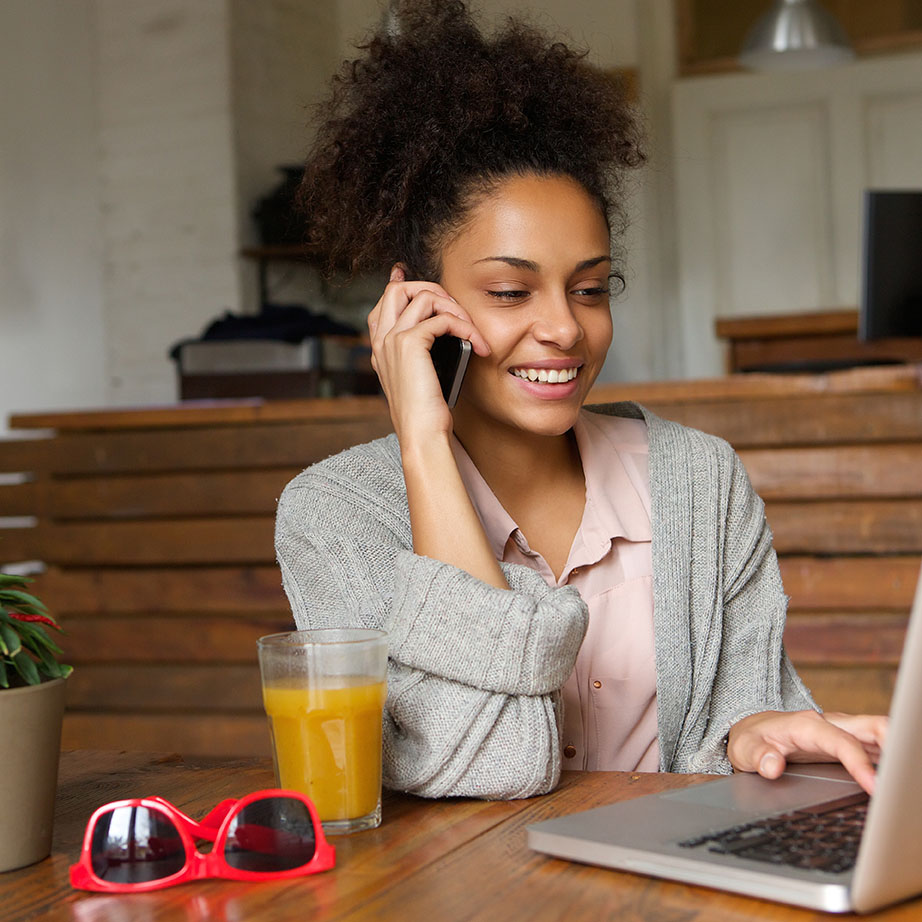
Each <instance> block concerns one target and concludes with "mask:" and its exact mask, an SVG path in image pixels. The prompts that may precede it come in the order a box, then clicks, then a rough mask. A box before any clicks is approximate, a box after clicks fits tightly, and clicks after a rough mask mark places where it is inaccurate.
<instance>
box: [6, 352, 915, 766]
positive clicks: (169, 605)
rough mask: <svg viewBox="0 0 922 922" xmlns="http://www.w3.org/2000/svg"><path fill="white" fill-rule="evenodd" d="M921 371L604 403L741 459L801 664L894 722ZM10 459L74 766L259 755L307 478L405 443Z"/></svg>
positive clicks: (322, 412)
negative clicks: (285, 551)
mask: <svg viewBox="0 0 922 922" xmlns="http://www.w3.org/2000/svg"><path fill="white" fill-rule="evenodd" d="M920 370H922V369H920V367H919V366H902V367H899V368H881V369H863V370H855V371H849V372H841V373H836V374H830V375H817V376H797V377H781V376H732V377H729V378H724V379H715V380H714V381H702V382H667V383H662V384H644V385H617V386H615V385H608V386H604V387H599V388H597V389H596V391H595V392H594V395H593V396H594V399H596V400H598V401H600V402H602V401H608V400H616V399H633V400H638V401H640V402H642V403H644V404H646V405H647V406H649V407H651V408H652V409H653V410H655V411H656V412H658V413H659V414H660V415H662V416H665V417H667V418H671V419H675V420H678V421H680V422H683V423H686V424H688V425H692V426H695V427H697V428H700V429H704V430H706V431H709V432H714V433H716V434H718V435H721V436H723V437H725V438H727V439H728V440H729V441H730V442H731V443H732V444H733V445H734V446H735V447H736V448H737V449H738V450H739V451H740V454H741V455H742V457H743V459H744V461H745V463H746V465H747V467H748V469H749V471H750V474H751V476H752V480H753V482H754V484H755V486H756V488H757V489H758V490H759V492H760V493H761V494H762V496H763V497H764V498H765V500H766V504H767V509H768V516H769V521H770V523H771V525H772V527H773V530H774V533H775V545H776V548H777V550H778V552H779V556H780V559H781V566H782V571H783V576H784V580H785V586H786V590H787V592H788V594H789V595H790V596H791V606H790V616H789V621H788V629H787V634H786V643H787V645H788V649H789V651H790V652H791V655H792V657H793V659H794V661H795V663H796V664H797V666H798V668H799V669H800V671H801V674H802V675H803V676H804V678H805V680H806V681H807V684H808V685H809V686H810V687H811V688H812V689H813V690H814V692H815V694H816V696H817V698H818V700H819V701H820V702H821V703H823V704H824V705H825V706H827V707H830V708H841V709H846V710H872V711H880V710H885V709H886V708H887V705H888V702H889V698H890V694H891V690H892V682H893V677H894V672H895V667H896V664H897V662H898V658H899V653H900V649H901V646H902V640H903V634H904V630H905V624H906V617H907V613H908V610H909V607H910V604H911V595H912V590H913V587H914V585H915V582H916V577H917V575H918V572H919V566H920V560H922V383H920ZM11 423H12V425H13V426H14V427H15V428H16V429H19V430H23V431H24V432H27V431H28V430H50V431H47V432H45V433H42V434H41V437H31V438H30V437H26V438H22V439H10V440H6V441H0V472H24V474H25V477H24V478H20V479H22V482H19V483H7V484H6V485H3V482H2V481H0V515H3V516H30V517H33V519H32V520H30V523H27V525H29V527H6V528H2V527H0V560H3V561H5V562H12V561H21V560H36V561H41V562H43V563H44V565H45V566H46V567H47V570H46V572H45V573H43V574H42V575H41V576H40V577H39V578H38V581H37V583H36V587H35V588H36V591H37V592H39V593H40V594H42V595H43V597H44V598H45V599H46V601H47V603H48V604H49V606H50V607H51V608H52V610H53V611H54V612H55V613H56V614H57V615H58V616H59V618H60V620H61V622H62V623H63V625H64V626H65V627H66V629H67V631H68V635H67V637H66V638H65V639H64V645H65V647H66V650H67V659H68V661H69V662H72V663H73V664H74V665H75V667H76V669H75V671H74V674H73V677H72V679H71V682H70V688H69V698H68V712H67V716H66V719H65V730H64V745H65V747H72V748H77V747H88V748H114V749H169V750H174V751H179V752H183V753H189V754H200V755H207V754H237V755H246V754H263V753H266V752H268V734H267V730H266V726H265V719H264V718H263V716H262V712H261V701H260V694H259V677H258V670H257V667H256V663H255V661H256V656H255V640H256V638H257V637H258V636H260V635H262V634H266V633H271V632H273V631H280V630H287V629H289V628H290V627H291V616H290V613H289V609H288V605H287V601H286V599H285V596H284V593H283V592H282V589H281V580H280V577H279V574H278V570H277V566H276V564H275V560H274V552H273V544H272V531H273V516H274V511H275V502H276V499H277V497H278V496H279V493H280V492H281V490H282V488H283V487H284V485H285V483H286V482H287V481H288V480H289V479H290V478H291V477H292V476H294V475H295V474H296V473H297V472H298V471H299V470H301V468H303V467H304V466H306V465H307V464H310V463H312V462H313V461H315V460H319V459H321V458H323V457H326V456H327V455H329V454H331V453H333V452H335V451H338V450H339V449H341V448H343V447H345V446H347V445H351V444H355V443H357V442H360V441H365V440H367V439H370V438H375V437H377V436H379V435H382V434H384V433H386V432H388V431H389V430H390V422H389V418H388V416H387V412H386V407H385V406H384V404H383V402H382V401H381V400H380V399H378V398H372V397H369V398H341V399H337V400H329V401H325V400H313V401H311V400H302V401H279V402H266V403H263V402H260V401H255V400H254V401H237V402H231V403H226V404H225V403H222V404H215V405H196V404H187V405H183V406H179V407H172V408H162V409H149V410H111V411H97V412H82V413H80V412H76V413H56V414H32V415H20V416H17V417H14V418H13V419H12V420H11Z"/></svg>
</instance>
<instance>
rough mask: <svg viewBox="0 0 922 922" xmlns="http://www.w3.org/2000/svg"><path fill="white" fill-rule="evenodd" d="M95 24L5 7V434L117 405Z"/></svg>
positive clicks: (78, 2) (79, 5)
mask: <svg viewBox="0 0 922 922" xmlns="http://www.w3.org/2000/svg"><path fill="white" fill-rule="evenodd" d="M92 21H93V20H92V9H91V2H90V0H70V2H67V3H61V2H59V0H4V2H3V3H0V86H2V87H3V88H4V90H3V92H2V93H0V431H3V429H4V427H5V422H6V416H7V413H8V412H9V411H10V410H12V409H17V410H37V409H47V408H49V407H59V406H91V405H101V404H104V403H105V402H106V399H107V388H106V374H107V371H106V354H105V348H104V342H105V335H104V318H103V312H102V296H101V295H102V262H101V257H102V246H101V244H100V219H99V208H98V159H97V142H96V120H95V100H94V96H93V49H92V43H93V27H92Z"/></svg>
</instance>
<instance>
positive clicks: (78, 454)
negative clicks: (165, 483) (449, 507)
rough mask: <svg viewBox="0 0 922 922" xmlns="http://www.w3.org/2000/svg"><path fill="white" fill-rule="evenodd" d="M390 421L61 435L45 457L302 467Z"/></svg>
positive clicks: (96, 463)
mask: <svg viewBox="0 0 922 922" xmlns="http://www.w3.org/2000/svg"><path fill="white" fill-rule="evenodd" d="M390 428H391V427H390V420H389V419H387V418H385V417H383V416H379V417H374V418H369V419H364V420H330V421H325V422H318V423H284V424H279V425H269V426H245V427H236V428H229V427H224V428H209V429H177V430H159V431H158V430H152V431H149V432H143V431H141V432H132V431H128V432H103V433H76V434H73V435H69V434H68V435H62V436H60V437H59V438H58V439H56V440H55V450H54V451H53V452H49V453H48V454H47V455H46V456H45V457H44V458H43V462H44V469H45V470H48V471H50V472H52V473H55V474H101V473H109V474H116V473H130V472H135V471H136V472H138V473H150V472H157V471H164V472H166V471H195V470H202V471H204V470H213V469H217V470H233V469H246V468H260V467H302V468H303V467H307V465H308V464H312V463H313V462H315V461H320V460H322V459H323V458H326V457H329V456H330V455H331V454H334V453H336V452H338V451H341V450H342V449H343V448H347V447H349V446H350V445H356V444H358V443H359V442H366V441H368V440H369V439H374V438H377V437H378V436H382V435H386V434H387V433H388V432H389V431H390Z"/></svg>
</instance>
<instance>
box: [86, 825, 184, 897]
mask: <svg viewBox="0 0 922 922" xmlns="http://www.w3.org/2000/svg"><path fill="white" fill-rule="evenodd" d="M92 861H93V871H94V873H95V874H96V876H97V877H98V878H100V879H101V880H107V881H111V882H112V883H119V884H140V883H146V882H147V881H151V880H162V879H163V878H164V877H170V876H171V875H173V874H176V873H177V872H178V871H181V870H182V868H183V865H184V864H185V863H186V850H185V848H184V846H183V842H182V839H181V838H180V836H179V832H178V830H177V829H176V827H175V826H174V825H173V823H172V821H171V820H170V819H169V817H167V816H166V815H165V814H163V813H160V811H158V810H150V809H148V808H147V807H117V808H116V809H114V810H109V811H108V812H107V813H104V814H103V815H102V816H100V817H99V819H97V820H96V825H95V826H94V827H93V846H92Z"/></svg>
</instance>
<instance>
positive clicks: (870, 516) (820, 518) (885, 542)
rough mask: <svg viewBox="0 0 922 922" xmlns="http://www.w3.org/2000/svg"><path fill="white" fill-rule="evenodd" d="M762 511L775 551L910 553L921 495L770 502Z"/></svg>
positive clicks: (921, 524)
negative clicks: (912, 497)
mask: <svg viewBox="0 0 922 922" xmlns="http://www.w3.org/2000/svg"><path fill="white" fill-rule="evenodd" d="M765 514H766V517H767V519H768V523H769V525H770V526H771V529H772V532H773V534H774V543H775V549H776V550H777V551H778V553H779V554H783V553H787V554H894V553H902V554H915V553H919V552H920V551H922V500H918V499H904V500H856V501H842V502H839V501H836V500H821V501H818V502H815V503H786V502H772V503H767V504H766V512H765Z"/></svg>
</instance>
